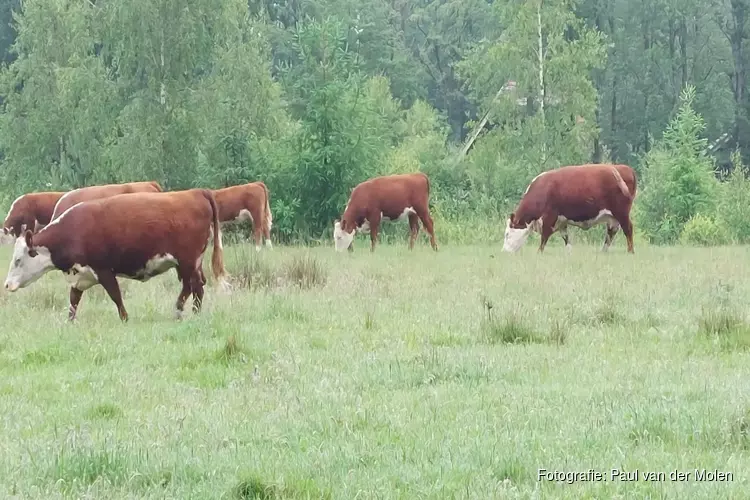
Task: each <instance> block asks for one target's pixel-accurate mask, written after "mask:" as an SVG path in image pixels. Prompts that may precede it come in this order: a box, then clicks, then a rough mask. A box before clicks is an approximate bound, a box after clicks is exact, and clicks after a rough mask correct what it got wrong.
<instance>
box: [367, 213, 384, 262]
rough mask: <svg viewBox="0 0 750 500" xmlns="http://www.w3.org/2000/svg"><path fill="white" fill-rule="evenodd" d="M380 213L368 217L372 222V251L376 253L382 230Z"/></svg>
mask: <svg viewBox="0 0 750 500" xmlns="http://www.w3.org/2000/svg"><path fill="white" fill-rule="evenodd" d="M380 217H381V216H380V212H374V213H371V214H370V215H368V216H367V220H368V221H369V222H370V251H371V252H374V251H375V244H376V243H377V242H378V229H379V228H380Z"/></svg>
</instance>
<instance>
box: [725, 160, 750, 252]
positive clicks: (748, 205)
mask: <svg viewBox="0 0 750 500" xmlns="http://www.w3.org/2000/svg"><path fill="white" fill-rule="evenodd" d="M732 164H733V167H734V168H733V169H732V173H731V174H730V175H729V178H728V179H727V181H726V182H725V183H723V184H722V190H721V197H720V199H719V204H718V207H717V220H719V221H720V222H721V223H722V224H723V225H724V227H726V228H727V231H728V232H729V234H730V236H731V237H732V239H733V240H734V241H736V242H738V243H743V244H744V243H747V242H750V180H748V179H747V177H746V169H745V167H744V165H742V159H741V157H740V154H739V151H735V152H734V153H732Z"/></svg>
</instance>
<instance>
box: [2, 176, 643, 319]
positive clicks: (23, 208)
mask: <svg viewBox="0 0 750 500" xmlns="http://www.w3.org/2000/svg"><path fill="white" fill-rule="evenodd" d="M635 194H636V176H635V172H634V171H633V170H632V169H631V168H630V167H628V166H626V165H609V164H607V165H601V164H595V165H576V166H567V167H561V168H558V169H556V170H550V171H547V172H543V173H542V174H540V175H538V176H536V177H535V178H534V179H533V180H532V181H531V183H530V184H529V186H528V188H527V189H526V192H525V193H524V195H523V196H522V198H521V200H520V202H519V204H518V206H517V207H516V210H515V211H514V212H513V213H512V214H511V215H510V217H509V218H508V221H507V224H506V228H505V241H504V244H503V250H505V251H508V252H515V251H517V250H519V249H520V248H521V246H523V244H524V242H525V241H526V239H527V237H528V235H529V233H530V232H531V231H537V232H539V233H540V234H541V244H540V247H539V251H543V250H544V247H545V245H546V243H547V240H548V239H549V237H550V236H551V235H552V234H553V233H554V232H560V234H561V236H562V238H563V240H564V242H565V245H566V247H567V248H568V249H570V241H569V237H568V233H567V227H568V225H573V226H577V227H580V228H583V229H589V228H590V227H593V226H594V225H597V224H606V225H607V234H606V237H605V241H604V246H603V248H602V250H607V249H608V248H609V246H610V245H611V243H612V239H613V238H614V236H615V235H616V233H617V231H618V230H619V229H620V228H622V230H623V232H624V233H625V237H626V238H627V244H628V252H631V253H632V252H633V226H632V223H631V221H630V209H631V207H632V203H633V199H634V197H635ZM429 197H430V180H429V178H428V177H427V175H425V174H424V173H421V172H419V173H412V174H397V175H388V176H382V177H375V178H373V179H369V180H367V181H364V182H362V183H360V184H359V185H357V186H356V187H355V188H354V189H353V190H352V193H351V195H350V197H349V200H348V202H347V204H346V207H345V209H344V212H343V214H342V216H341V219H340V220H336V221H334V228H333V239H334V248H335V249H336V251H343V250H345V249H346V250H349V251H352V250H353V243H354V237H355V235H356V233H357V232H362V233H364V234H367V233H369V234H370V239H371V251H372V250H374V249H375V244H376V242H377V240H378V230H379V227H380V224H381V222H382V220H383V218H386V219H389V220H400V219H403V218H408V221H409V233H410V237H409V248H410V249H412V248H413V247H414V242H415V240H416V237H417V235H418V233H419V223H420V221H421V222H422V225H423V226H424V228H425V231H426V232H427V233H428V235H429V238H430V245H431V246H432V249H433V250H435V251H437V249H438V245H437V242H436V240H435V232H434V227H433V221H432V217H431V216H430V210H429ZM233 220H249V221H251V222H252V227H253V239H254V241H255V247H256V250H260V248H261V245H262V243H263V240H264V239H265V245H266V246H267V247H268V248H272V244H271V238H270V236H271V226H272V220H273V218H272V215H271V208H270V203H269V195H268V189H267V188H266V186H265V184H264V183H263V182H260V181H258V182H252V183H249V184H243V185H239V186H232V187H227V188H223V189H218V190H208V189H190V190H185V191H170V192H166V191H163V190H162V188H161V186H160V185H159V183H157V182H153V181H147V182H132V183H125V184H108V185H102V186H89V187H83V188H79V189H75V190H72V191H69V192H41V193H29V194H25V195H22V196H20V197H19V198H17V199H16V200H15V201H14V202H13V204H12V205H11V207H10V210H9V211H8V215H7V216H6V218H5V221H4V223H3V232H4V233H5V235H8V236H9V237H12V238H13V239H14V247H13V255H12V257H11V261H10V267H9V270H8V275H7V277H6V280H5V289H6V290H8V291H10V292H14V291H16V290H18V289H20V288H23V287H25V286H28V285H30V284H31V283H33V282H34V281H36V280H38V279H39V278H40V277H42V276H43V275H44V274H45V273H47V272H49V271H52V270H54V269H57V270H59V271H61V272H62V273H63V274H64V275H65V277H66V278H67V279H68V281H69V282H70V310H69V318H70V320H74V319H75V316H76V311H77V309H78V304H79V303H80V301H81V297H82V295H83V292H84V291H86V290H88V289H89V288H91V287H93V286H95V285H97V284H100V285H102V287H103V288H104V289H105V290H106V291H107V293H108V294H109V296H110V298H111V299H112V301H113V302H114V303H115V305H116V306H117V311H118V314H119V316H120V318H121V319H122V320H123V321H127V319H128V314H127V311H126V310H125V307H124V305H123V303H122V294H121V292H120V287H119V285H118V282H117V277H124V278H129V279H133V280H137V281H144V282H145V281H147V280H149V279H151V278H153V277H154V276H158V275H160V274H163V273H165V272H167V271H168V270H170V269H172V268H175V269H176V271H177V275H178V278H179V280H180V282H181V283H182V289H181V291H180V294H179V296H178V298H177V302H176V304H175V313H176V316H177V317H178V318H179V317H181V316H182V313H183V308H184V305H185V302H186V301H187V300H188V298H189V297H190V296H191V295H192V296H193V311H195V312H196V313H197V312H199V311H200V309H201V303H202V301H203V295H204V285H205V284H206V278H205V275H204V273H203V254H204V253H205V251H206V249H207V248H208V244H209V242H210V241H211V239H213V253H212V259H211V270H212V273H213V276H214V279H215V280H216V282H217V284H218V285H219V286H220V287H222V288H226V287H227V286H228V281H227V273H226V271H225V269H224V262H223V247H222V235H221V223H222V222H228V221H233Z"/></svg>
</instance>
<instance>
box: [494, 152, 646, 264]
mask: <svg viewBox="0 0 750 500" xmlns="http://www.w3.org/2000/svg"><path fill="white" fill-rule="evenodd" d="M636 189H637V188H636V175H635V172H634V171H633V169H632V168H630V167H628V166H627V165H609V164H606V165H602V164H591V165H573V166H567V167H561V168H558V169H556V170H550V171H547V172H543V173H541V174H539V175H537V176H536V177H535V178H534V179H533V180H532V181H531V183H530V184H529V187H528V188H526V192H525V193H524V195H523V197H522V198H521V201H520V202H519V204H518V207H516V210H515V212H513V213H512V214H510V217H509V218H508V221H507V223H506V227H505V242H504V244H503V250H504V251H506V252H515V251H517V250H519V249H520V248H521V247H522V246H523V244H524V243H525V242H526V239H527V238H528V236H529V233H530V232H531V231H532V230H534V231H538V232H539V233H540V234H541V243H540V244H539V251H540V252H542V251H544V247H545V245H546V244H547V240H548V239H549V237H550V236H551V235H552V234H553V233H554V232H555V231H559V232H560V235H561V236H562V238H563V241H564V242H565V246H566V248H567V249H568V250H570V248H571V247H570V240H569V237H568V225H571V226H576V227H580V228H581V229H584V230H587V229H589V228H591V227H593V226H595V225H597V224H606V225H607V235H606V237H605V239H604V245H603V246H602V251H607V249H609V246H610V245H611V244H612V240H613V239H614V237H615V235H616V234H617V231H618V230H619V228H620V227H622V231H623V233H625V237H626V238H627V241H628V252H630V253H633V224H632V223H631V221H630V209H631V207H632V205H633V199H634V198H635V195H636Z"/></svg>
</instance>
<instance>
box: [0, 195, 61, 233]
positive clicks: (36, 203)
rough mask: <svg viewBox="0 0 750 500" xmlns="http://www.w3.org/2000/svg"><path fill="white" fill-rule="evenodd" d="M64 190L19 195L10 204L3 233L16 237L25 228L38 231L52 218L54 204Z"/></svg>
mask: <svg viewBox="0 0 750 500" xmlns="http://www.w3.org/2000/svg"><path fill="white" fill-rule="evenodd" d="M64 194H65V193H64V192H55V191H47V192H42V193H27V194H23V195H21V196H19V197H18V198H16V199H15V201H13V203H12V204H11V205H10V210H8V215H7V216H5V221H4V222H3V233H5V234H7V235H10V236H13V238H18V237H19V236H21V234H23V232H24V231H26V229H29V230H31V231H38V230H39V229H41V228H42V227H44V226H46V225H47V224H49V222H50V220H52V212H54V210H55V204H56V203H57V201H58V200H59V199H60V197H62V196H63V195H64Z"/></svg>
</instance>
